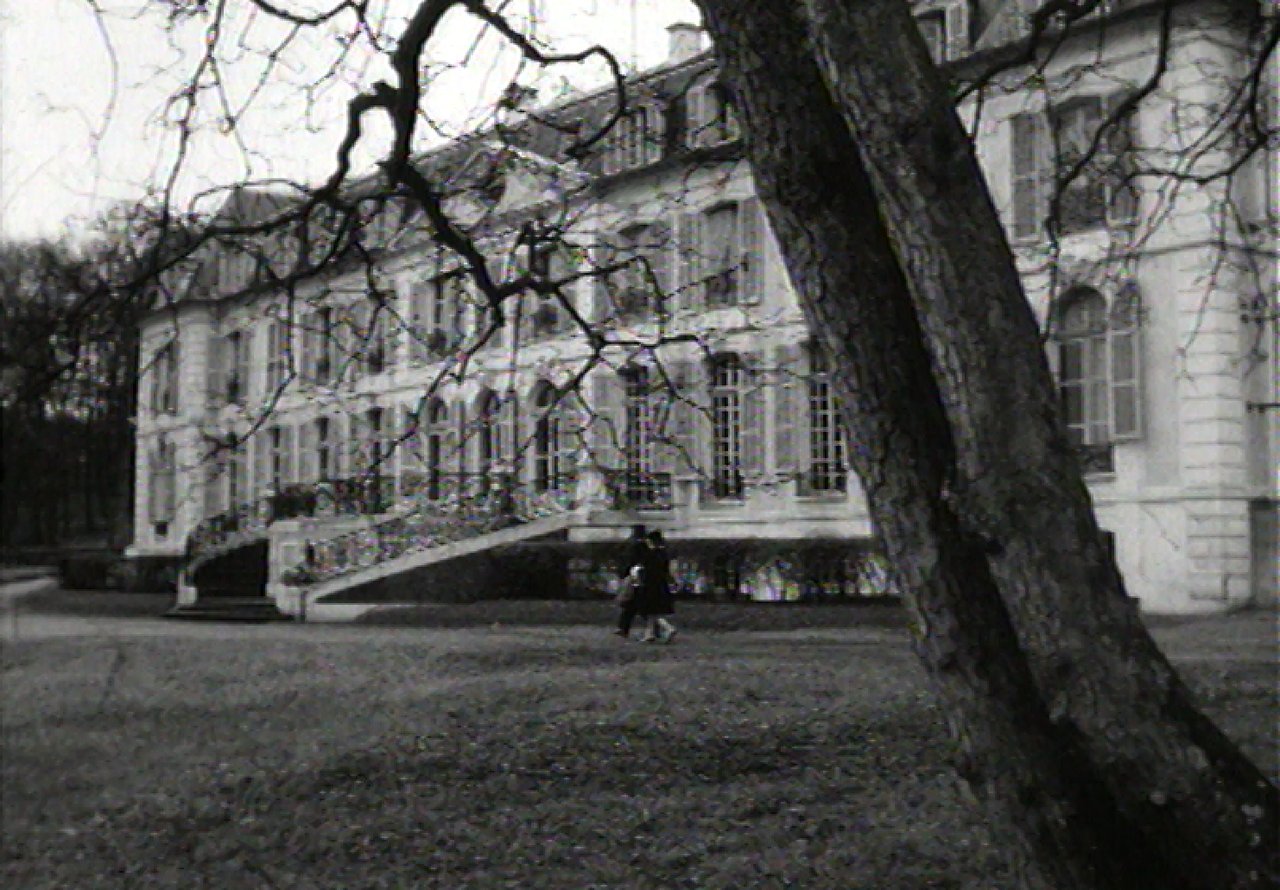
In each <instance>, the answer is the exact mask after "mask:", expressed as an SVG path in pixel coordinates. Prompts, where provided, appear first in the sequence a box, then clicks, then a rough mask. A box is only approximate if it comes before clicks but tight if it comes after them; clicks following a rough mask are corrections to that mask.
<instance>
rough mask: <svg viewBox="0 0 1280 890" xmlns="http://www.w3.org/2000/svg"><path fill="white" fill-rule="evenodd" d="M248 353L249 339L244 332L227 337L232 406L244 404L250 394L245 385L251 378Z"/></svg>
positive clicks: (229, 400) (228, 385)
mask: <svg viewBox="0 0 1280 890" xmlns="http://www.w3.org/2000/svg"><path fill="white" fill-rule="evenodd" d="M248 352H249V350H248V342H247V337H246V336H245V334H244V332H243V331H232V332H231V333H230V334H228V335H227V348H226V357H227V401H228V402H230V403H232V404H236V405H240V404H243V403H244V400H245V396H246V395H247V394H248V393H247V387H246V385H245V384H246V383H247V381H248V377H249V373H248V372H249V356H248Z"/></svg>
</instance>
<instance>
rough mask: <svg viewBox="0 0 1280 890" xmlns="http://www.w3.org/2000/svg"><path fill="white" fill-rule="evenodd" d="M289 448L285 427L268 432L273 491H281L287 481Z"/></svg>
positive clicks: (270, 474) (269, 470)
mask: <svg viewBox="0 0 1280 890" xmlns="http://www.w3.org/2000/svg"><path fill="white" fill-rule="evenodd" d="M288 447H289V443H288V438H287V435H286V433H285V430H284V427H279V426H273V427H271V429H269V430H267V455H268V457H267V461H268V468H267V470H268V479H270V482H271V490H272V491H277V492H278V491H280V490H281V489H282V488H284V486H285V483H286V481H287V476H288V461H289V454H288Z"/></svg>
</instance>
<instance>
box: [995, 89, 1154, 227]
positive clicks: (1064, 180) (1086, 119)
mask: <svg viewBox="0 0 1280 890" xmlns="http://www.w3.org/2000/svg"><path fill="white" fill-rule="evenodd" d="M1116 102H1117V99H1116V98H1114V97H1102V96H1080V97H1077V98H1074V99H1071V100H1070V101H1068V102H1064V103H1062V104H1061V105H1058V106H1056V107H1054V108H1052V109H1050V111H1049V113H1048V115H1047V117H1046V115H1045V114H1044V113H1043V112H1027V113H1024V114H1019V115H1016V116H1015V117H1014V118H1013V119H1012V121H1011V135H1012V164H1011V173H1012V186H1013V219H1012V229H1013V234H1014V237H1016V238H1031V237H1035V236H1037V235H1039V234H1040V231H1041V227H1042V225H1043V224H1044V223H1045V221H1046V218H1047V216H1048V214H1049V208H1050V205H1051V197H1052V195H1053V194H1054V190H1055V188H1058V203H1057V213H1056V214H1055V215H1054V218H1053V219H1052V220H1051V221H1050V222H1051V223H1052V224H1053V225H1054V226H1056V228H1057V230H1058V231H1059V232H1060V233H1062V234H1071V233H1073V232H1081V231H1086V230H1088V229H1095V228H1100V227H1103V226H1107V225H1111V226H1122V225H1126V224H1128V223H1130V222H1131V221H1132V220H1133V217H1134V215H1135V214H1136V212H1137V202H1136V191H1135V189H1134V185H1133V182H1132V181H1131V178H1130V174H1131V170H1132V164H1131V157H1130V155H1131V151H1132V148H1133V138H1132V133H1133V126H1134V124H1133V121H1132V120H1131V119H1127V118H1122V119H1121V120H1119V121H1116V122H1114V123H1112V124H1109V125H1107V126H1105V128H1104V124H1106V122H1107V120H1108V118H1109V117H1110V112H1111V109H1113V108H1114V107H1115V105H1116ZM1095 142H1096V143H1097V144H1096V146H1095ZM1055 161H1056V163H1055ZM1077 167H1078V168H1079V169H1077ZM1058 184H1061V185H1060V187H1058Z"/></svg>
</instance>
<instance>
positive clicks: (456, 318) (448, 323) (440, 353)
mask: <svg viewBox="0 0 1280 890" xmlns="http://www.w3.org/2000/svg"><path fill="white" fill-rule="evenodd" d="M411 304H412V305H411V315H412V321H411V323H412V346H411V348H410V357H411V359H412V360H413V361H415V362H429V361H434V360H436V359H439V358H442V357H444V356H446V355H448V354H449V353H450V352H452V351H453V350H454V349H455V348H456V347H457V346H458V344H459V343H461V342H462V339H463V336H464V333H465V320H466V306H467V275H466V273H465V272H463V271H461V270H456V271H453V272H446V273H444V274H442V275H437V276H435V277H434V278H431V279H429V280H427V281H425V282H421V283H419V284H418V285H417V286H416V287H415V288H414V291H413V295H412V297H411Z"/></svg>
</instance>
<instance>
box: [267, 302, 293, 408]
mask: <svg viewBox="0 0 1280 890" xmlns="http://www.w3.org/2000/svg"><path fill="white" fill-rule="evenodd" d="M288 368H289V329H288V328H287V327H286V326H285V325H284V323H283V322H279V321H272V322H271V323H270V324H268V325H267V398H271V397H272V396H273V395H274V394H275V393H276V391H277V390H279V389H280V387H282V386H284V384H285V375H286V374H287V373H288Z"/></svg>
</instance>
